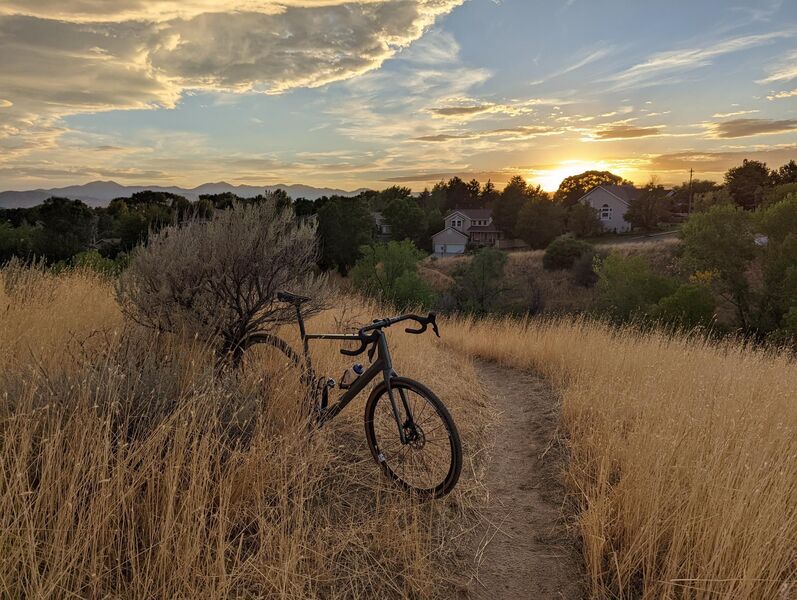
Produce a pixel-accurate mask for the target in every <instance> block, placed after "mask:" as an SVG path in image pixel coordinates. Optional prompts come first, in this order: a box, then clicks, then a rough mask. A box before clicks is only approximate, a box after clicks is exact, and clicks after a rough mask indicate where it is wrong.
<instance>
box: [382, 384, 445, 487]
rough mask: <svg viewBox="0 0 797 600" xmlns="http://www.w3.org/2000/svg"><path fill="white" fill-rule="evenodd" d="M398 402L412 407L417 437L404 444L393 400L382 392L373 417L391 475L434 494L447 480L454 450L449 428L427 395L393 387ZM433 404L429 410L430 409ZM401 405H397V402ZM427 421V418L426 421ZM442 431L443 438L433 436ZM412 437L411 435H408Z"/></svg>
mask: <svg viewBox="0 0 797 600" xmlns="http://www.w3.org/2000/svg"><path fill="white" fill-rule="evenodd" d="M394 389H395V390H396V391H398V392H399V394H398V396H399V398H397V400H399V401H400V402H401V406H400V408H402V409H403V407H404V401H406V406H408V407H409V409H410V411H411V413H412V415H413V419H412V420H413V422H414V424H415V428H416V429H415V437H414V438H412V437H411V438H410V441H409V442H408V443H406V444H402V443H401V441H400V436H399V432H398V428H397V425H396V420H395V418H394V415H393V411H392V407H391V403H390V397H389V396H388V394H387V392H383V393H382V394H381V395H380V397H379V398H378V399H377V401H376V406H375V407H374V414H373V416H372V422H373V428H374V435H375V437H376V443H377V446H378V447H379V450H380V452H381V453H382V455H383V456H384V460H385V462H386V465H385V466H386V467H387V468H388V469H389V472H392V473H393V474H394V476H396V477H398V478H399V479H400V480H401V481H402V482H403V483H404V484H405V485H407V486H409V487H411V488H415V489H418V490H427V491H428V490H433V489H435V488H437V487H439V486H440V485H442V484H443V483H444V482H445V480H446V478H447V477H448V475H449V473H450V470H451V467H452V461H453V457H454V454H453V452H454V450H453V446H452V441H451V439H450V435H448V434H447V432H448V426H447V424H446V421H445V420H444V418H443V416H442V415H441V414H440V413H439V412H438V410H437V408H436V407H435V405H434V404H432V403H431V401H430V400H429V399H427V398H426V397H425V396H424V395H422V394H420V393H419V392H417V391H416V390H414V389H411V388H407V387H399V386H396V387H394ZM428 404H432V406H431V407H430V408H428V410H427V405H428ZM397 405H398V402H397ZM424 417H425V418H424ZM441 429H443V431H444V432H445V433H444V434H443V435H434V433H435V432H437V431H439V430H441ZM407 434H408V435H411V434H412V432H411V431H407Z"/></svg>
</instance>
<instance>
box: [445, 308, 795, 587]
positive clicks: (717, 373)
mask: <svg viewBox="0 0 797 600" xmlns="http://www.w3.org/2000/svg"><path fill="white" fill-rule="evenodd" d="M445 330H446V331H447V336H446V344H447V345H449V346H450V347H451V348H454V349H457V350H461V351H464V352H466V353H467V354H469V355H471V356H479V357H484V358H488V359H492V360H495V361H498V362H500V363H501V364H503V365H505V366H507V367H516V368H521V369H535V370H537V371H539V372H540V373H542V374H543V375H545V376H546V377H548V378H549V379H550V380H551V381H552V382H553V383H554V384H555V385H556V386H557V388H558V389H559V390H560V392H561V395H562V414H563V424H562V433H563V436H565V437H566V440H567V444H568V447H569V450H570V464H569V467H568V470H567V473H566V477H567V479H568V481H569V484H570V489H571V490H572V492H573V495H574V498H575V499H576V501H577V502H578V505H579V507H580V515H579V517H578V524H579V528H580V531H581V535H582V539H583V547H584V555H585V560H586V563H587V566H588V577H589V579H590V582H591V586H592V590H593V593H594V596H595V597H597V598H645V599H653V598H696V599H706V600H708V599H710V598H711V599H717V598H739V599H741V598H745V599H751V600H756V599H757V600H775V599H783V600H786V599H788V600H792V599H794V598H797V402H795V399H796V398H797V397H796V396H795V394H797V363H795V361H794V359H793V358H790V357H788V356H785V355H776V354H769V353H765V352H760V351H756V350H753V349H750V348H745V347H743V346H740V345H737V344H734V343H727V344H724V345H712V344H708V343H706V342H705V341H703V340H701V339H699V338H697V339H693V340H687V339H673V338H670V337H667V336H665V335H663V334H656V333H647V334H644V335H643V334H641V333H638V332H636V331H634V330H632V329H627V330H620V331H616V330H611V329H609V328H607V327H604V326H603V325H600V324H596V323H594V322H589V321H585V320H572V319H564V320H554V321H548V322H545V321H543V322H537V323H528V322H518V321H516V320H498V321H481V322H476V321H467V320H464V321H450V322H448V323H446V324H445Z"/></svg>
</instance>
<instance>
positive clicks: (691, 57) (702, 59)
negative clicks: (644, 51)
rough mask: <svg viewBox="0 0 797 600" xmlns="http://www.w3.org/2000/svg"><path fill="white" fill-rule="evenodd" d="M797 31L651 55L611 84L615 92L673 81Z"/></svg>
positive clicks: (727, 40)
mask: <svg viewBox="0 0 797 600" xmlns="http://www.w3.org/2000/svg"><path fill="white" fill-rule="evenodd" d="M794 34H795V31H794V30H784V31H773V32H770V33H763V34H758V35H747V36H742V37H737V38H730V39H726V40H722V41H720V42H717V43H715V44H713V45H710V46H707V47H705V48H688V49H683V50H673V51H668V52H659V53H656V54H653V55H651V56H650V57H649V58H648V59H647V60H645V61H644V62H641V63H638V64H636V65H634V66H632V67H630V68H628V69H626V70H625V71H622V72H620V73H618V74H616V75H613V76H612V77H609V78H608V81H613V82H614V83H615V84H616V85H615V88H617V89H621V88H628V87H634V86H639V85H641V84H645V85H647V84H652V85H656V84H658V83H663V82H665V83H666V82H670V81H673V77H672V76H673V75H674V74H676V73H681V72H684V71H690V70H694V69H697V68H700V67H705V66H707V65H710V64H711V63H712V62H713V59H715V58H717V57H720V56H723V55H726V54H731V53H734V52H739V51H742V50H748V49H750V48H755V47H757V46H762V45H764V44H768V43H771V42H773V41H775V40H778V39H782V38H789V37H792V36H794Z"/></svg>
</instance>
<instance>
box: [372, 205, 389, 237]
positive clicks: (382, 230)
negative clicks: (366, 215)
mask: <svg viewBox="0 0 797 600" xmlns="http://www.w3.org/2000/svg"><path fill="white" fill-rule="evenodd" d="M371 217H372V218H373V220H374V227H375V228H376V239H377V240H379V241H380V242H389V241H390V233H391V232H390V225H388V223H387V220H386V219H385V217H384V215H383V214H382V213H380V212H374V213H371Z"/></svg>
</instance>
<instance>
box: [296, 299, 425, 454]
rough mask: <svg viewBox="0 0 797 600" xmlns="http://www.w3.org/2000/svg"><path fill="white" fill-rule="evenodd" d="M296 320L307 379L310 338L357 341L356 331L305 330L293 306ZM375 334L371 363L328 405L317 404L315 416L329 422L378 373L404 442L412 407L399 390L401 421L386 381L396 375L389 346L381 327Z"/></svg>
mask: <svg viewBox="0 0 797 600" xmlns="http://www.w3.org/2000/svg"><path fill="white" fill-rule="evenodd" d="M296 319H297V321H298V322H299V333H300V335H301V338H302V347H303V350H304V361H305V369H306V372H307V373H308V374H309V378H310V381H315V380H316V373H315V370H314V369H313V365H312V361H311V358H310V341H312V340H322V341H323V340H327V341H358V342H359V341H361V338H360V336H359V335H357V334H350V333H307V331H306V330H305V326H304V318H303V317H302V313H301V308H300V307H299V306H297V307H296ZM374 335H375V336H376V340H375V342H374V343H375V344H376V360H374V361H373V362H372V363H371V366H369V367H368V369H367V370H366V371H365V372H364V373H363V374H362V375H360V376H359V377H358V378H357V379H356V380H355V381H354V383H353V384H352V385H351V387H350V388H349V389H348V390H346V391H345V392H344V393H343V394H342V395H341V396H340V397H339V398H338V399H337V400H336V401H335V403H334V404H332V405H329V406H320V407H319V410H320V416H319V423H320V424H321V425H323V424H324V423H326V422H327V421H331V420H332V419H334V418H335V417H336V416H337V415H338V414H340V412H341V411H342V410H343V409H344V408H346V406H348V405H349V403H350V402H351V401H352V400H354V398H356V397H357V396H358V395H359V394H360V392H362V391H363V390H364V389H365V388H366V387H367V386H368V384H369V383H371V382H372V381H373V380H374V379H376V378H377V377H379V374H380V373H381V374H382V377H383V378H384V382H385V387H386V389H387V393H388V397H389V399H390V405H391V408H392V410H393V417H394V418H395V419H396V425H397V426H398V430H399V437H400V439H401V443H402V444H406V443H408V441H409V440H408V438H407V435H406V433H405V429H406V428H411V430H414V427H415V423H414V420H413V415H412V410H411V409H410V406H409V402H407V398H406V396H405V394H404V392H403V390H399V392H400V395H401V400H402V404H403V408H404V412H405V414H406V415H407V421H406V423H402V422H401V416H400V413H399V410H398V406H397V404H396V399H395V397H394V396H393V389H392V387H391V385H390V380H391V379H392V378H393V377H395V376H397V373H396V371H395V370H394V369H393V360H392V358H391V356H390V349H389V348H388V345H387V337H386V336H385V334H384V332H382V331H381V330H377V331H375V332H374Z"/></svg>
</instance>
